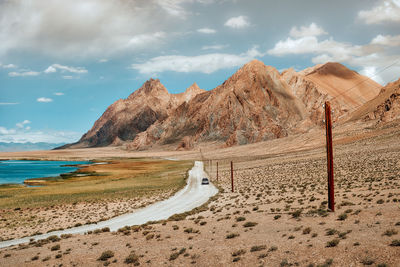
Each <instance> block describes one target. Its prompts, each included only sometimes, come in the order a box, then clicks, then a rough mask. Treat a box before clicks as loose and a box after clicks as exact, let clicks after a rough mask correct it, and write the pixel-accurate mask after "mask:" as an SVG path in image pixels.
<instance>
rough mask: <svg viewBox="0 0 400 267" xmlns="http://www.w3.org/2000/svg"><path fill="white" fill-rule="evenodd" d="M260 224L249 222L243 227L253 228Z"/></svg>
mask: <svg viewBox="0 0 400 267" xmlns="http://www.w3.org/2000/svg"><path fill="white" fill-rule="evenodd" d="M257 224H258V223H256V222H247V223H245V224H243V227H253V226H256V225H257Z"/></svg>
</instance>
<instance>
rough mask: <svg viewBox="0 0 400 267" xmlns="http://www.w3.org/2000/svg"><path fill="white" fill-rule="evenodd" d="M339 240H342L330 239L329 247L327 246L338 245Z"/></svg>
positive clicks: (327, 244)
mask: <svg viewBox="0 0 400 267" xmlns="http://www.w3.org/2000/svg"><path fill="white" fill-rule="evenodd" d="M339 242H340V240H339V239H337V238H335V239H332V240H331V241H328V242H327V243H326V247H327V248H332V247H336V246H337V245H338V244H339Z"/></svg>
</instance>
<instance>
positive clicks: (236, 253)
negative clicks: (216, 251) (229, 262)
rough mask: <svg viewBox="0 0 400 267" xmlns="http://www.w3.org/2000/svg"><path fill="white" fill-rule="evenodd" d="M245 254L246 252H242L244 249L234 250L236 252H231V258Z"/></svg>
mask: <svg viewBox="0 0 400 267" xmlns="http://www.w3.org/2000/svg"><path fill="white" fill-rule="evenodd" d="M245 253H246V250H244V249H239V250H236V251H234V252H232V256H233V257H236V256H240V255H243V254H245Z"/></svg>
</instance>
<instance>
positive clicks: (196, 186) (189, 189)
mask: <svg viewBox="0 0 400 267" xmlns="http://www.w3.org/2000/svg"><path fill="white" fill-rule="evenodd" d="M200 168H201V169H200ZM188 172H189V175H188V178H187V181H188V182H187V183H186V185H185V187H184V188H183V189H181V190H180V191H178V192H176V193H175V194H174V195H173V196H172V197H170V198H169V199H166V200H163V201H161V202H156V203H153V204H151V205H149V206H146V207H144V208H141V209H139V210H137V211H135V212H132V213H128V214H123V215H120V216H116V217H113V218H111V219H109V220H107V221H100V222H97V223H93V224H87V225H82V226H79V227H71V228H67V229H64V230H61V231H52V232H47V233H45V234H41V235H34V236H27V237H23V238H20V239H9V240H6V241H1V242H0V248H5V247H9V246H14V245H19V244H23V243H27V242H32V241H33V240H36V241H37V240H42V239H46V238H48V237H50V236H52V235H56V236H61V235H63V234H84V233H87V232H88V231H94V230H97V229H102V228H109V230H110V231H112V232H114V231H117V230H118V229H119V228H122V227H124V226H133V225H142V224H145V223H147V222H150V221H160V220H166V219H168V218H169V217H171V216H172V215H174V214H181V213H184V212H188V211H191V210H193V209H195V208H196V207H199V206H201V205H203V204H204V203H206V202H207V201H208V200H209V198H211V197H212V196H214V195H215V194H217V193H218V189H217V188H216V187H215V186H214V185H212V184H210V185H208V186H203V185H201V179H202V177H203V176H204V174H205V171H204V166H203V163H202V162H199V161H196V162H195V164H194V166H193V168H192V169H191V170H189V171H188ZM189 200H191V202H190V201H189ZM182 203H183V204H182ZM174 210H175V211H174Z"/></svg>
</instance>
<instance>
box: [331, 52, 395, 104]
mask: <svg viewBox="0 0 400 267" xmlns="http://www.w3.org/2000/svg"><path fill="white" fill-rule="evenodd" d="M399 62H400V58H397V59H396V61H395V62H394V63H392V64H390V65H388V66H386V67H385V68H383V69H381V70H380V71H378V72H377V73H375V74H374V75H373V76H371V77H370V78H366V79H364V80H362V81H360V82H359V83H356V84H355V85H353V86H352V87H350V88H349V89H347V90H345V91H344V92H342V93H341V94H339V95H337V96H335V97H333V98H332V99H331V100H335V99H336V98H337V97H338V96H341V95H344V94H345V93H347V92H349V91H350V90H352V89H354V88H355V87H357V86H358V85H360V84H362V83H363V82H365V81H369V80H370V79H371V78H374V77H375V76H377V75H378V74H380V73H382V72H383V71H385V70H387V69H388V68H390V67H393V66H394V65H396V64H397V63H399Z"/></svg>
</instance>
